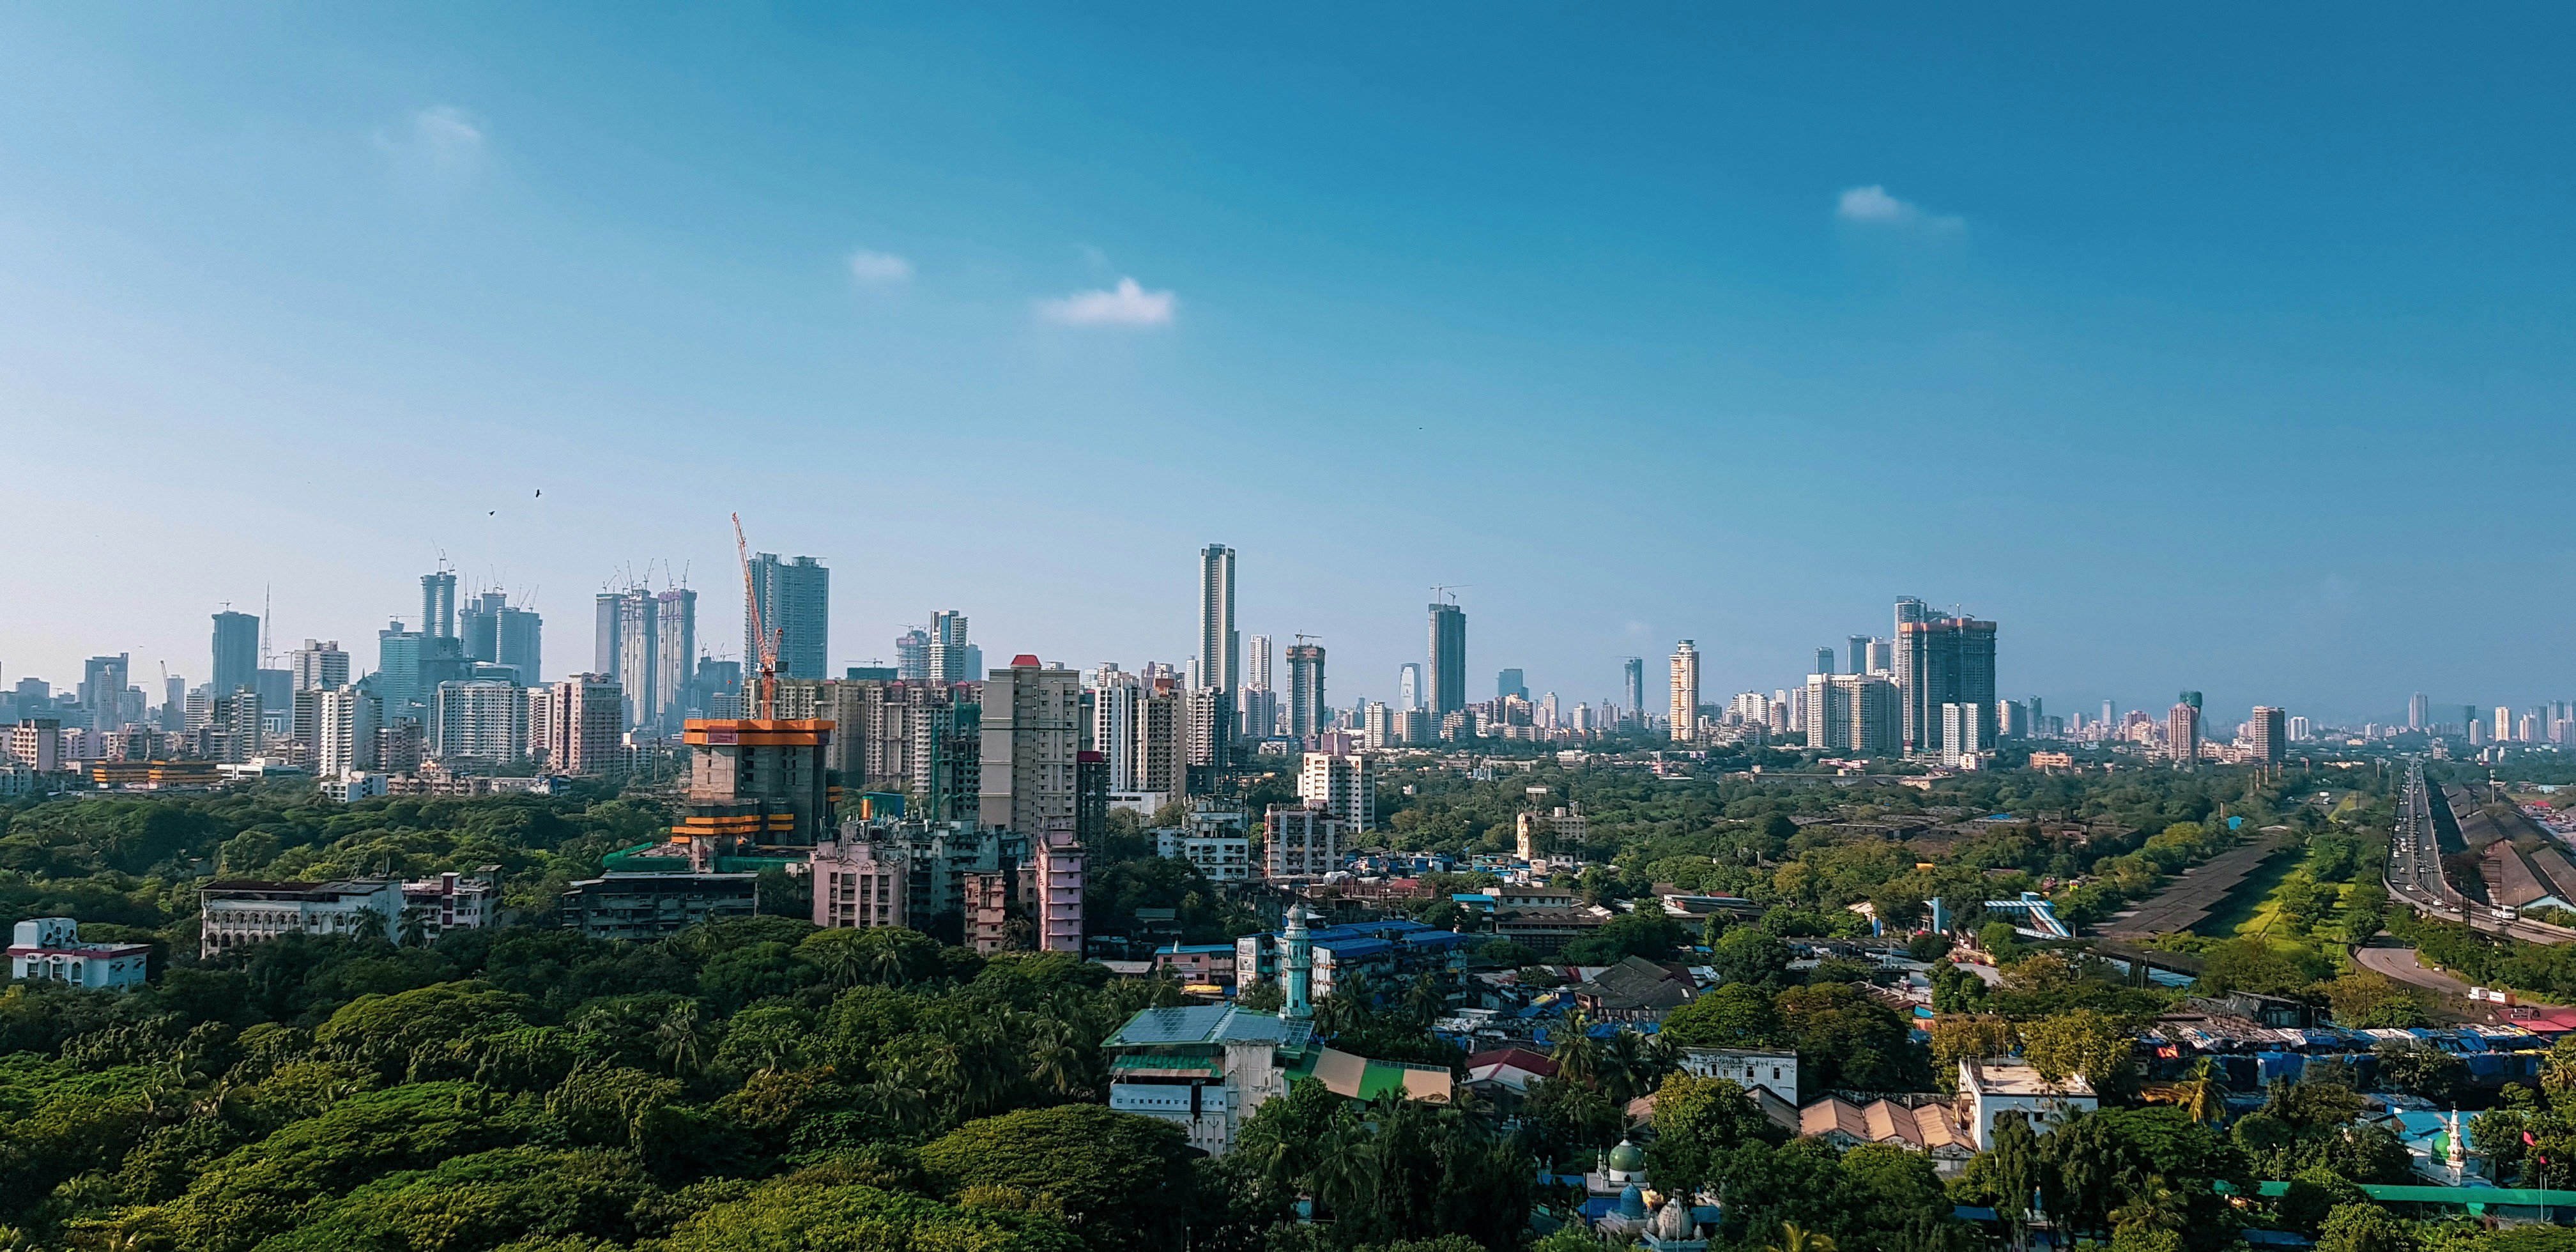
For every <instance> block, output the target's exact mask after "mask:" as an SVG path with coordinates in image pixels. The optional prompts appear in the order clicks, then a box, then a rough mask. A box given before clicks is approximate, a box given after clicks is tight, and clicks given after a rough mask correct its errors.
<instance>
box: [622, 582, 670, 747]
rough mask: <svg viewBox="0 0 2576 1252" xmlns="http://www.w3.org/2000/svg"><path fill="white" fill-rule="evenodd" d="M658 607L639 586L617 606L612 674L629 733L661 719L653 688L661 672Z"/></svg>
mask: <svg viewBox="0 0 2576 1252" xmlns="http://www.w3.org/2000/svg"><path fill="white" fill-rule="evenodd" d="M661 608H662V606H661V602H660V601H658V600H655V599H654V598H653V593H652V592H650V591H646V590H645V589H643V588H641V587H636V588H633V589H631V590H629V591H628V592H627V593H626V594H625V596H624V597H623V598H622V600H621V602H620V603H619V605H618V616H617V668H616V671H615V673H616V676H617V682H618V686H619V687H621V688H623V689H624V691H625V694H626V728H627V729H629V730H634V729H638V728H640V727H643V726H645V725H647V724H648V723H657V722H658V721H659V720H660V717H661V712H662V700H661V693H660V692H659V691H656V690H654V687H653V682H654V679H656V678H657V677H659V676H660V675H661V672H662V664H661V661H662V623H661Z"/></svg>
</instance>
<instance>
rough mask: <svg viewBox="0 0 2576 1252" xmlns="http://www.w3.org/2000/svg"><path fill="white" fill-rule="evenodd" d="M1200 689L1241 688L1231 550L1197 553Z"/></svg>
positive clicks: (1208, 548) (1214, 548) (1240, 644)
mask: <svg viewBox="0 0 2576 1252" xmlns="http://www.w3.org/2000/svg"><path fill="white" fill-rule="evenodd" d="M1199 685H1200V686H1203V687H1216V688H1220V689H1222V690H1225V691H1233V690H1235V689H1236V688H1238V687H1241V686H1242V685H1243V642H1242V638H1241V636H1239V635H1238V634H1237V633H1236V631H1235V627H1234V549H1232V548H1229V547H1227V546H1225V545H1224V544H1221V543H1212V544H1209V545H1208V546H1206V547H1204V548H1201V549H1199Z"/></svg>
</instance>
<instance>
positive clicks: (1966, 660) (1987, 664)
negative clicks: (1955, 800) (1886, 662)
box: [1896, 600, 1995, 756]
mask: <svg viewBox="0 0 2576 1252" xmlns="http://www.w3.org/2000/svg"><path fill="white" fill-rule="evenodd" d="M1909 604H1912V605H1914V606H1915V607H1916V608H1920V607H1921V605H1920V603H1919V602H1916V601H1910V600H1900V601H1897V609H1898V617H1899V619H1900V621H1899V623H1898V625H1897V628H1896V688H1897V692H1898V696H1899V700H1900V702H1901V703H1902V705H1903V706H1904V726H1903V734H1904V736H1905V751H1906V752H1907V753H1909V754H1920V755H1925V756H1929V755H1932V754H1934V753H1936V752H1938V751H1940V749H1941V746H1942V745H1941V743H1940V741H1939V740H1938V738H1937V736H1938V735H1939V734H1940V730H1941V721H1940V718H1941V706H1942V705H1944V704H1957V705H1960V706H1962V707H1963V709H1967V710H1969V711H1970V712H1972V713H1973V715H1974V716H1976V717H1978V718H1981V719H1983V720H1981V721H1980V722H1978V724H1977V727H1976V735H1975V741H1976V742H1977V743H1979V744H1990V743H1993V742H1994V739H1995V723H1994V716H1995V624H1994V623H1993V622H1981V621H1978V620H1977V619H1975V618H1973V617H1947V618H1938V619H1933V620H1927V621H1903V620H1901V619H1902V618H1903V617H1904V613H1905V608H1906V606H1907V605H1909Z"/></svg>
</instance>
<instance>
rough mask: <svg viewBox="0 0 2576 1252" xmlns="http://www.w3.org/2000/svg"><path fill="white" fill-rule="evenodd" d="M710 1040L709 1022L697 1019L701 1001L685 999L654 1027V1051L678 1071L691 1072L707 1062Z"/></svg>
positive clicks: (672, 1070) (675, 1071)
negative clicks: (707, 1026) (707, 1025)
mask: <svg viewBox="0 0 2576 1252" xmlns="http://www.w3.org/2000/svg"><path fill="white" fill-rule="evenodd" d="M710 1043H711V1038H710V1032H709V1031H708V1030H707V1028H706V1024H705V1023H703V1022H701V1021H700V1020H698V1002H697V1001H695V1000H682V1001H680V1002H679V1003H677V1004H674V1005H672V1006H671V1008H670V1011H669V1012H666V1013H664V1014H662V1020H661V1022H660V1024H658V1025H656V1026H654V1027H653V1052H654V1055H656V1056H659V1057H661V1058H662V1061H663V1063H665V1064H667V1065H669V1066H670V1067H671V1072H673V1073H675V1074H691V1073H695V1072H697V1070H698V1069H699V1067H701V1066H703V1065H705V1064H706V1062H707V1048H708V1046H709V1044H710Z"/></svg>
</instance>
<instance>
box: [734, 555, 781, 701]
mask: <svg viewBox="0 0 2576 1252" xmlns="http://www.w3.org/2000/svg"><path fill="white" fill-rule="evenodd" d="M733 550H734V553H735V555H737V556H739V557H741V558H742V611H743V615H744V617H745V618H747V619H748V620H749V621H750V622H751V637H752V638H753V639H755V640H757V641H759V644H760V718H761V720H762V721H769V720H772V719H774V718H776V717H777V716H778V645H777V643H776V642H775V641H774V640H773V639H772V638H771V637H770V634H769V624H768V623H767V622H764V621H762V620H761V617H760V595H759V593H758V592H757V591H755V590H754V588H753V585H752V578H751V544H750V542H749V541H747V540H745V539H744V538H743V537H742V514H740V513H736V514H734V515H733ZM744 659H746V660H748V659H750V658H747V657H746V658H744Z"/></svg>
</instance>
